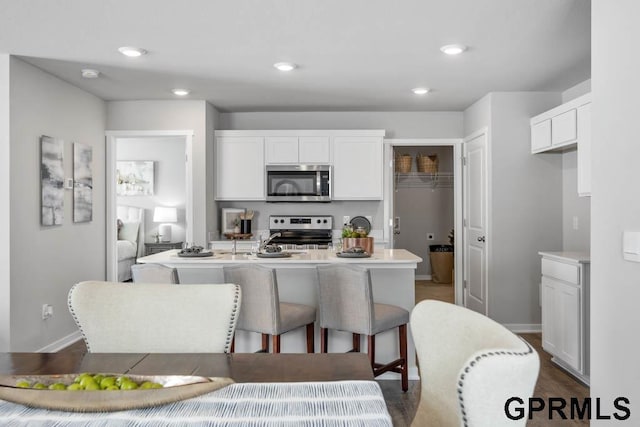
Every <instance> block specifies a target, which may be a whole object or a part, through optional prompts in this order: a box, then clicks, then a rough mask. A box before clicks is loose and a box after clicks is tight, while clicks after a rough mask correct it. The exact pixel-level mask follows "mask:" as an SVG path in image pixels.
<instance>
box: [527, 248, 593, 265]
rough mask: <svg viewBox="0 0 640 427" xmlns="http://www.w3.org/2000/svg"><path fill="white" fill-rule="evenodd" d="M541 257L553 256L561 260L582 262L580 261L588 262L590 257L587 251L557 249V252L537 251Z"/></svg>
mask: <svg viewBox="0 0 640 427" xmlns="http://www.w3.org/2000/svg"><path fill="white" fill-rule="evenodd" d="M538 254H540V255H541V256H543V257H546V258H555V259H559V260H561V261H573V262H582V263H585V264H587V263H590V262H591V257H590V254H589V252H572V251H557V252H546V251H542V252H538Z"/></svg>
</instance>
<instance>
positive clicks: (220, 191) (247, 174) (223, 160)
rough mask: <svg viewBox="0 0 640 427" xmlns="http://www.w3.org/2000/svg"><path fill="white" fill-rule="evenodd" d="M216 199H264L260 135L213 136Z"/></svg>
mask: <svg viewBox="0 0 640 427" xmlns="http://www.w3.org/2000/svg"><path fill="white" fill-rule="evenodd" d="M215 152H216V162H215V163H216V171H215V177H216V197H215V198H216V200H265V182H264V179H265V167H264V138H262V137H257V136H229V137H227V136H222V137H220V136H218V137H216V150H215Z"/></svg>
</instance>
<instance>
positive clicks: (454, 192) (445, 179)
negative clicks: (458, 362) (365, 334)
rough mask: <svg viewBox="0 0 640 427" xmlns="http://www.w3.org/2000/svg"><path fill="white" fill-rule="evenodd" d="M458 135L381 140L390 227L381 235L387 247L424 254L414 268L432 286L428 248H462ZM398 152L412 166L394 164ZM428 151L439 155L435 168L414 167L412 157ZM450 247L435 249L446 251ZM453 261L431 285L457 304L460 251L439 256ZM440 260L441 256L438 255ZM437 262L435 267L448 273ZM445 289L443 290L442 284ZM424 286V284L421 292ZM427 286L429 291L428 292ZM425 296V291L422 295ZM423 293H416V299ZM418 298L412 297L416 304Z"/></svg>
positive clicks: (459, 299)
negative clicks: (405, 168) (405, 167)
mask: <svg viewBox="0 0 640 427" xmlns="http://www.w3.org/2000/svg"><path fill="white" fill-rule="evenodd" d="M461 149H462V140H461V139H387V140H385V159H386V163H385V164H386V165H388V167H387V168H386V173H385V179H386V181H385V182H386V185H385V218H386V224H387V225H388V227H387V229H386V230H385V231H386V233H385V237H386V238H387V241H388V242H389V246H390V247H391V248H402V249H407V250H409V251H410V252H412V253H415V254H416V255H418V256H420V257H421V258H422V260H423V261H422V263H419V264H418V269H417V270H416V285H417V286H419V287H423V286H425V285H426V286H427V288H428V287H429V285H430V284H433V278H434V277H433V271H431V262H430V249H431V248H430V246H431V245H446V246H449V245H450V246H453V248H455V247H458V248H461V247H462V244H461V243H462V240H461V236H460V233H459V232H458V231H460V232H461V230H462V179H461V178H462V168H461V157H462V153H461ZM396 154H406V155H408V156H409V157H410V158H411V169H410V170H409V171H404V172H403V171H401V170H398V168H396V162H395V158H396ZM418 154H420V155H431V156H437V157H438V166H437V172H436V171H434V170H433V169H430V168H429V165H430V163H429V162H428V161H427V162H423V163H422V165H421V166H422V168H421V169H420V170H419V169H418V164H417V163H416V157H417V156H418ZM453 248H450V247H448V248H434V250H447V251H448V250H450V249H453ZM438 255H444V256H445V257H449V259H451V258H452V259H453V268H452V270H453V271H450V272H449V273H448V274H445V275H442V274H441V277H440V278H439V279H440V281H448V282H450V283H451V282H452V284H446V285H445V284H444V283H437V284H436V286H437V288H438V289H433V290H434V291H435V292H436V293H437V294H438V295H439V297H438V299H442V297H443V295H444V298H446V299H448V300H450V301H451V302H455V303H456V304H459V305H461V304H462V302H463V295H462V282H461V280H460V276H461V274H455V273H454V272H455V271H458V272H460V271H462V254H461V252H460V251H454V252H453V253H452V254H451V253H449V254H438ZM440 259H443V258H440ZM441 267H442V265H439V270H440V271H441V272H442V271H446V268H448V267H446V268H445V269H444V270H443V269H442V268H441ZM445 287H446V288H447V289H444V288H445ZM427 288H423V289H422V290H425V289H427ZM429 292H430V290H427V294H429ZM422 294H424V293H422ZM420 295H421V293H420V292H418V295H417V296H418V297H420ZM417 300H418V299H416V302H417Z"/></svg>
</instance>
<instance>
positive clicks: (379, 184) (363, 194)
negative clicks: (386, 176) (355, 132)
mask: <svg viewBox="0 0 640 427" xmlns="http://www.w3.org/2000/svg"><path fill="white" fill-rule="evenodd" d="M382 151H383V149H382V136H336V137H335V138H334V139H333V199H334V200H382V195H383V179H382V175H383V166H382Z"/></svg>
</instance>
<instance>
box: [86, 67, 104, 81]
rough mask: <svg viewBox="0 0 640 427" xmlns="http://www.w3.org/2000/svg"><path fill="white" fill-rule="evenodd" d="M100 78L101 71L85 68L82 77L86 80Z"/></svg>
mask: <svg viewBox="0 0 640 427" xmlns="http://www.w3.org/2000/svg"><path fill="white" fill-rule="evenodd" d="M98 76H100V71H98V70H94V69H91V68H85V69H84V70H82V77H84V78H85V79H97V78H98Z"/></svg>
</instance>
